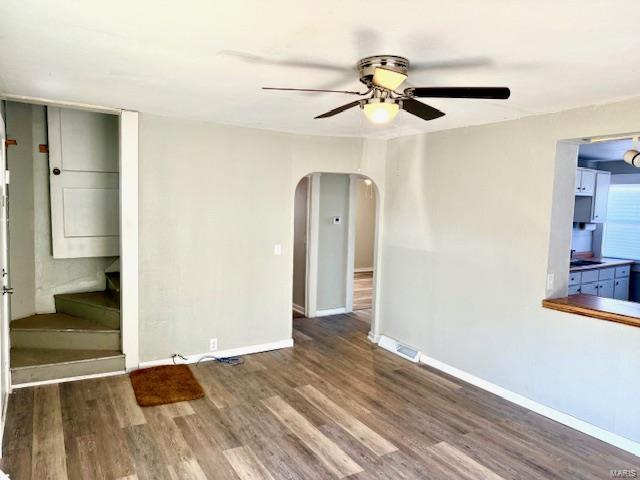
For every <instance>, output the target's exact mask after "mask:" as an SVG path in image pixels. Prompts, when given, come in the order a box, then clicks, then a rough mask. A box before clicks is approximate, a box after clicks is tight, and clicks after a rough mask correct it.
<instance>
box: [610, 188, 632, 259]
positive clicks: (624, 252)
mask: <svg viewBox="0 0 640 480" xmlns="http://www.w3.org/2000/svg"><path fill="white" fill-rule="evenodd" d="M602 250H603V254H604V256H605V257H615V258H628V259H632V260H640V184H633V185H615V184H613V185H611V187H610V188H609V205H608V207H607V222H606V223H605V226H604V238H603V249H602Z"/></svg>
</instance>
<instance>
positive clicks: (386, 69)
mask: <svg viewBox="0 0 640 480" xmlns="http://www.w3.org/2000/svg"><path fill="white" fill-rule="evenodd" d="M409 66H410V64H409V60H408V59H406V58H404V57H399V56H397V55H374V56H371V57H365V58H363V59H362V60H360V61H359V62H358V63H357V65H356V68H357V69H358V73H359V75H360V81H361V82H362V83H363V84H364V85H365V86H366V87H367V90H366V91H364V92H356V91H349V90H324V89H313V88H279V87H262V88H263V90H287V91H298V92H330V93H344V94H348V95H359V96H361V97H366V98H362V99H359V100H355V101H353V102H350V103H347V104H345V105H341V106H339V107H337V108H334V109H333V110H330V111H328V112H326V113H323V114H322V115H318V116H317V117H315V118H328V117H333V116H334V115H337V114H338V113H342V112H344V111H345V110H349V109H350V108H354V107H357V106H359V107H360V108H361V109H362V110H363V112H364V114H365V116H366V117H367V118H368V119H369V120H370V121H371V122H373V123H387V122H390V121H391V120H393V119H394V118H395V116H396V115H397V114H398V112H399V111H400V109H402V110H405V111H406V112H409V113H410V114H412V115H415V116H416V117H419V118H421V119H423V120H434V119H436V118H439V117H442V116H443V115H444V112H441V111H440V110H438V109H437V108H434V107H431V106H429V105H427V104H425V103H422V102H419V101H418V100H416V98H483V99H495V100H506V99H507V98H509V96H510V95H511V92H510V90H509V89H508V88H506V87H409V88H405V89H404V91H402V92H399V91H397V89H398V87H400V85H402V83H403V82H404V81H405V80H406V79H407V76H408V74H409Z"/></svg>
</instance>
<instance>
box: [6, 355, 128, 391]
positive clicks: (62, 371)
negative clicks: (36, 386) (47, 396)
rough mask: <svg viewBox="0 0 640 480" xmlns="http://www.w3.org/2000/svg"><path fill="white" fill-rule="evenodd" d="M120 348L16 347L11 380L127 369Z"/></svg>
mask: <svg viewBox="0 0 640 480" xmlns="http://www.w3.org/2000/svg"><path fill="white" fill-rule="evenodd" d="M124 368H125V367H124V355H123V354H122V353H121V352H120V351H119V350H80V349H77V350H73V349H50V348H46V349H45V348H12V349H11V383H12V384H13V385H18V384H21V383H28V382H38V381H43V380H54V379H60V378H68V377H76V376H81V375H91V374H96V373H108V372H118V371H123V370H124Z"/></svg>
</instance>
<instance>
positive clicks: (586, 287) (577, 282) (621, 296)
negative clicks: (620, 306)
mask: <svg viewBox="0 0 640 480" xmlns="http://www.w3.org/2000/svg"><path fill="white" fill-rule="evenodd" d="M630 270H631V268H630V266H628V265H625V266H622V267H616V268H614V267H602V268H593V269H590V270H584V271H582V272H571V273H569V287H568V289H567V290H568V292H567V294H568V295H576V294H578V293H583V294H585V295H597V296H599V297H606V298H615V299H618V300H628V299H629V273H630Z"/></svg>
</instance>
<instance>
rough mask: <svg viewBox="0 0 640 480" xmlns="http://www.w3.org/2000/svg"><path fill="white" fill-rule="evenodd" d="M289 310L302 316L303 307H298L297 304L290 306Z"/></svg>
mask: <svg viewBox="0 0 640 480" xmlns="http://www.w3.org/2000/svg"><path fill="white" fill-rule="evenodd" d="M291 308H292V309H293V311H294V312H296V313H300V314H301V315H304V307H302V306H300V305H298V304H297V303H294V304H292V305H291Z"/></svg>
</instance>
